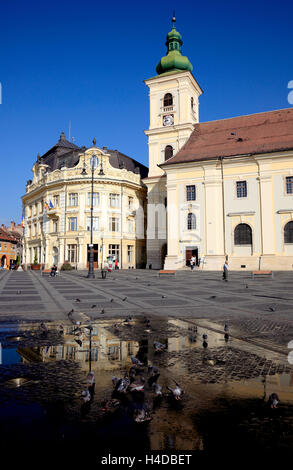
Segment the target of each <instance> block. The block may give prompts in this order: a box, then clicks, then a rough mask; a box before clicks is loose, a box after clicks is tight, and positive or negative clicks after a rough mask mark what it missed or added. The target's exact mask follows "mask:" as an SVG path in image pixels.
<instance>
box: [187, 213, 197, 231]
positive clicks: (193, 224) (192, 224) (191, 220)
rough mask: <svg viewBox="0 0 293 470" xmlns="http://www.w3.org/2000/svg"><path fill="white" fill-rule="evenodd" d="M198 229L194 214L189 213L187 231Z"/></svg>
mask: <svg viewBox="0 0 293 470" xmlns="http://www.w3.org/2000/svg"><path fill="white" fill-rule="evenodd" d="M195 229H196V218H195V215H194V214H192V212H189V214H188V216H187V230H195Z"/></svg>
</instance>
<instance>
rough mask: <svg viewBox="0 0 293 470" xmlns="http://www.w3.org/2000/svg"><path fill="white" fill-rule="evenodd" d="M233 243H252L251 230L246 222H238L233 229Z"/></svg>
mask: <svg viewBox="0 0 293 470" xmlns="http://www.w3.org/2000/svg"><path fill="white" fill-rule="evenodd" d="M234 245H252V230H251V227H250V226H249V225H247V224H238V225H237V226H236V227H235V230H234Z"/></svg>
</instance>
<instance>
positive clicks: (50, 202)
mask: <svg viewBox="0 0 293 470" xmlns="http://www.w3.org/2000/svg"><path fill="white" fill-rule="evenodd" d="M49 207H50V209H53V207H54V206H53V204H52V201H51V199H50V200H49Z"/></svg>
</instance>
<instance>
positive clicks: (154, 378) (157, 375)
mask: <svg viewBox="0 0 293 470" xmlns="http://www.w3.org/2000/svg"><path fill="white" fill-rule="evenodd" d="M159 377H160V374H159V373H157V374H154V375H152V376H151V377H150V378H149V380H148V384H149V386H150V387H151V386H152V385H153V384H154V383H156V382H157V380H158V378H159Z"/></svg>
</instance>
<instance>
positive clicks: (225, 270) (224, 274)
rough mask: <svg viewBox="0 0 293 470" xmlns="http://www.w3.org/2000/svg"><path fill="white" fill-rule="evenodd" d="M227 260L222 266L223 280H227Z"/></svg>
mask: <svg viewBox="0 0 293 470" xmlns="http://www.w3.org/2000/svg"><path fill="white" fill-rule="evenodd" d="M228 269H229V268H228V261H227V260H225V263H224V266H223V281H226V282H228Z"/></svg>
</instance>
